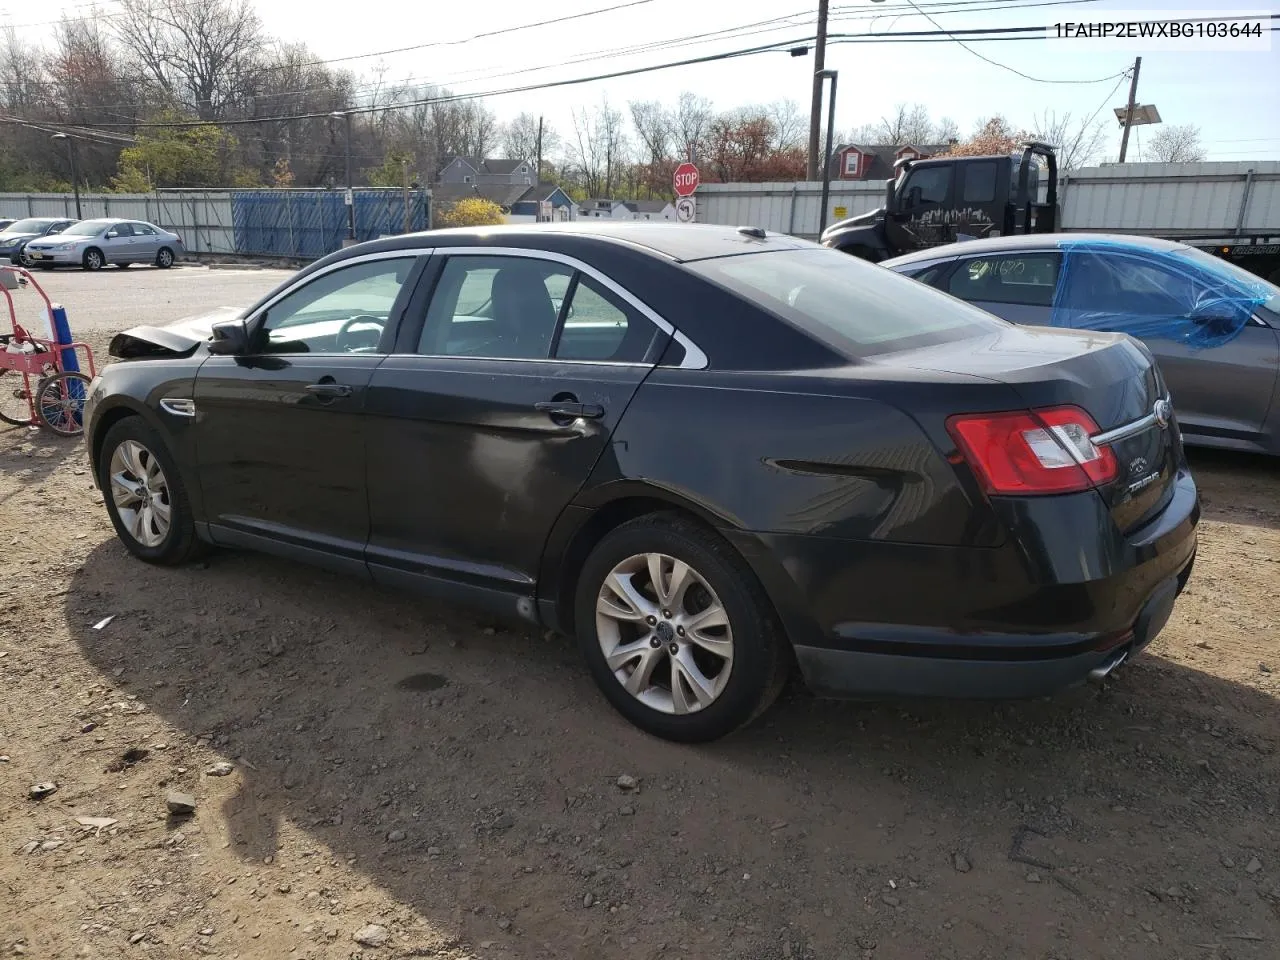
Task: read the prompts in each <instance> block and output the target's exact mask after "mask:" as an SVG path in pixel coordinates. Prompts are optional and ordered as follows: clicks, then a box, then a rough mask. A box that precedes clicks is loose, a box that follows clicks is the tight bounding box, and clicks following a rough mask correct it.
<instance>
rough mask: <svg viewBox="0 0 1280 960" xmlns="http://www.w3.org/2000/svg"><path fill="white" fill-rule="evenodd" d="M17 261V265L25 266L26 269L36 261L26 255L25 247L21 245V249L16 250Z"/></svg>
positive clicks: (34, 264)
mask: <svg viewBox="0 0 1280 960" xmlns="http://www.w3.org/2000/svg"><path fill="white" fill-rule="evenodd" d="M18 263H19V265H21V266H23V267H26V268H27V269H28V270H30V269H31V268H32V267H34V266H36V262H35V261H34V260H32V259H31V258H30V257H29V256H27V248H26V247H23V248H22V249H21V250H19V251H18Z"/></svg>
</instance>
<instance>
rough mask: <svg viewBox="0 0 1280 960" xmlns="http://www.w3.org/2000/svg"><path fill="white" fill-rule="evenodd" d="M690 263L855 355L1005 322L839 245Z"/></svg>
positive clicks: (962, 335)
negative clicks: (855, 255) (862, 258)
mask: <svg viewBox="0 0 1280 960" xmlns="http://www.w3.org/2000/svg"><path fill="white" fill-rule="evenodd" d="M688 267H689V268H690V269H692V270H693V271H694V272H696V273H699V274H701V275H702V276H703V277H705V278H707V279H708V280H711V281H713V282H715V283H717V284H719V285H721V286H723V287H726V288H728V289H729V290H730V291H732V292H734V293H736V294H737V295H738V296H741V297H743V298H745V299H747V300H749V301H751V302H752V303H754V304H756V305H757V306H759V307H762V308H763V309H765V310H767V311H769V312H770V313H773V314H775V315H776V316H779V317H781V318H782V319H784V320H786V321H788V322H789V323H791V324H792V325H794V326H796V327H798V328H800V329H801V330H803V331H805V332H806V333H808V334H809V335H811V336H813V337H814V338H815V339H818V340H820V341H822V342H823V343H826V344H827V345H828V346H830V347H832V348H833V349H835V350H837V351H839V352H840V353H841V354H843V355H844V356H847V357H850V358H853V359H857V358H861V357H866V356H872V355H875V354H882V353H890V352H893V351H895V350H905V349H909V348H911V347H917V346H926V345H930V344H934V343H945V342H950V341H954V340H963V339H967V338H970V337H976V336H981V335H983V334H987V333H993V332H999V331H1001V330H1004V329H1006V328H1007V324H1006V323H1005V322H1004V321H1003V320H998V319H996V318H995V317H993V316H991V315H990V314H989V313H985V312H984V311H982V310H979V309H977V308H976V307H971V306H969V305H968V304H965V303H961V302H960V301H958V300H956V299H954V298H953V297H948V296H946V295H944V294H942V293H939V292H938V291H937V290H934V289H933V288H931V287H927V286H925V285H924V284H922V283H917V282H916V281H914V280H912V279H910V278H909V277H904V276H900V275H898V274H896V273H894V272H893V271H892V270H886V269H884V268H883V267H878V266H875V265H873V264H869V263H865V262H863V261H861V260H858V259H856V258H855V257H851V256H849V255H848V254H845V253H840V252H838V251H836V250H828V249H822V250H786V251H778V252H768V253H757V254H748V255H745V256H736V257H718V258H715V259H710V260H700V261H695V262H693V263H690V264H688Z"/></svg>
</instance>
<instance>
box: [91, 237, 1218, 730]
mask: <svg viewBox="0 0 1280 960" xmlns="http://www.w3.org/2000/svg"><path fill="white" fill-rule="evenodd" d="M111 349H112V353H113V354H114V355H115V356H116V357H118V358H120V359H121V360H122V361H123V362H118V363H115V364H112V365H111V366H109V367H107V368H106V369H105V370H104V371H103V372H102V374H101V375H100V376H99V377H98V378H97V379H96V380H95V381H94V383H93V384H92V387H91V390H90V396H89V398H88V400H87V404H86V409H85V419H86V430H85V433H86V438H87V443H88V448H89V455H90V457H91V459H92V464H93V472H94V475H95V478H96V482H97V483H98V484H99V485H100V486H101V488H102V489H103V490H104V492H105V494H106V497H105V500H106V505H107V511H108V513H109V514H110V518H111V522H112V523H113V524H114V526H115V529H116V531H117V533H118V534H119V536H120V539H121V540H122V541H123V542H124V544H125V546H126V547H127V548H128V549H129V550H130V551H131V552H132V553H133V554H134V555H136V556H137V557H139V558H141V559H142V560H146V561H150V562H152V563H162V564H174V563H180V562H182V561H183V560H185V559H186V558H188V557H190V556H191V555H192V554H193V552H195V551H197V550H198V549H201V548H203V547H205V546H207V545H217V546H225V547H242V548H252V549H256V550H262V551H266V552H268V553H273V554H277V555H279V556H281V557H287V558H293V559H297V560H303V561H307V562H311V563H315V564H319V565H321V566H324V567H327V568H329V569H331V570H335V571H338V572H339V573H342V574H347V575H350V576H353V577H359V578H362V579H367V580H371V581H374V582H376V583H380V584H384V585H386V586H388V587H390V588H393V589H405V590H417V591H422V592H425V593H427V594H431V595H434V596H437V597H443V598H446V599H453V600H458V601H466V602H470V603H474V604H477V605H479V606H481V607H485V608H488V609H489V610H491V611H496V612H500V613H503V614H507V615H511V616H514V617H519V618H522V619H524V620H526V621H529V622H531V623H537V624H540V625H542V626H545V627H548V628H552V629H557V630H562V631H565V632H568V633H570V634H574V635H576V636H577V638H578V639H579V642H580V645H581V649H582V653H583V655H584V656H585V658H586V661H587V663H588V664H589V666H590V669H591V672H592V673H593V674H594V677H595V679H596V681H597V682H598V684H599V685H600V687H601V689H602V690H603V692H604V694H605V696H606V697H607V698H608V699H609V701H611V702H612V704H613V705H614V706H615V707H616V708H617V709H618V710H619V711H620V712H621V713H622V714H624V715H625V716H626V717H627V718H628V719H629V720H631V721H632V722H634V723H635V724H637V725H638V726H640V727H642V728H643V729H645V730H647V731H650V732H652V733H654V734H657V735H660V736H663V737H667V738H670V739H674V740H683V741H700V740H708V739H712V738H715V737H719V736H721V735H723V734H726V733H728V732H729V731H731V730H733V729H734V728H736V727H738V726H739V725H741V724H743V723H745V722H747V721H748V720H750V719H751V718H752V717H754V716H756V715H757V714H758V713H760V712H761V711H762V710H763V709H764V708H765V707H767V706H768V705H769V703H770V702H771V701H772V699H773V698H774V697H775V696H776V695H777V693H778V691H779V689H780V687H781V686H782V684H783V681H784V680H785V678H786V676H787V674H788V671H789V670H790V669H791V668H792V666H793V665H797V666H798V668H799V670H800V672H801V674H802V675H803V677H804V679H805V680H806V681H807V682H808V684H809V685H810V687H811V688H813V689H814V690H815V691H817V692H819V693H822V694H831V695H851V696H885V695H935V696H964V697H1023V696H1029V695H1041V694H1046V693H1049V692H1052V691H1054V690H1056V689H1058V688H1060V687H1063V686H1067V685H1070V684H1073V683H1075V682H1078V681H1082V680H1084V679H1085V678H1086V677H1087V676H1092V677H1094V678H1100V677H1103V676H1105V675H1106V674H1107V672H1108V671H1110V670H1111V669H1112V668H1114V667H1115V666H1117V665H1119V664H1120V663H1121V662H1122V661H1124V660H1125V659H1126V658H1127V657H1130V656H1132V655H1133V654H1135V653H1136V652H1137V651H1139V650H1141V649H1142V648H1143V646H1144V645H1145V644H1147V643H1148V642H1149V641H1150V640H1151V638H1152V637H1153V636H1155V635H1156V633H1157V632H1158V631H1159V630H1160V629H1161V627H1162V626H1163V625H1164V623H1165V621H1166V619H1167V618H1168V616H1169V614H1170V611H1171V610H1172V608H1173V604H1174V600H1175V597H1176V596H1177V594H1178V593H1179V592H1180V590H1181V589H1182V586H1183V584H1184V583H1185V582H1186V580H1187V577H1188V575H1189V573H1190V570H1191V565H1192V562H1193V557H1194V554H1195V549H1196V523H1197V520H1198V517H1199V506H1198V499H1197V494H1196V487H1195V484H1194V483H1193V481H1192V478H1191V475H1190V473H1189V472H1188V470H1187V465H1186V462H1185V460H1184V457H1183V452H1182V445H1181V441H1180V439H1179V434H1178V424H1177V422H1176V419H1175V418H1174V417H1173V416H1172V414H1171V410H1170V406H1169V403H1168V400H1167V397H1166V393H1167V391H1166V389H1165V385H1164V383H1163V382H1162V381H1161V379H1160V376H1159V374H1158V372H1157V370H1156V368H1155V366H1154V364H1153V363H1152V360H1151V356H1150V354H1149V353H1148V352H1147V351H1146V349H1145V348H1144V347H1142V346H1141V345H1140V344H1139V343H1138V342H1137V341H1135V340H1133V339H1131V338H1129V337H1126V336H1122V335H1113V334H1090V335H1088V336H1082V335H1080V334H1078V333H1075V332H1072V331H1048V330H1029V329H1024V328H1021V327H1018V326H1015V325H1012V324H1009V323H1006V322H1004V321H1002V320H999V319H997V318H995V317H992V316H991V315H990V314H987V313H985V312H983V311H980V310H977V309H976V308H973V307H970V306H967V305H966V304H963V303H961V302H960V301H958V300H956V299H954V298H951V297H948V296H945V295H943V294H940V293H938V292H937V291H934V290H931V289H929V288H928V287H926V286H924V285H922V284H918V283H915V282H913V281H911V280H908V279H906V278H905V277H900V276H897V275H896V274H894V273H892V272H890V271H888V270H885V269H883V268H882V267H878V266H874V265H871V264H868V263H864V262H862V261H859V260H857V259H854V258H852V257H849V256H847V255H845V254H842V253H838V252H836V251H832V250H826V249H824V248H822V247H819V246H817V245H815V244H812V243H809V242H806V241H801V240H796V239H793V238H790V237H785V236H780V235H772V234H766V233H765V232H764V231H762V230H759V229H756V228H741V229H736V230H735V229H731V228H726V227H715V226H692V225H676V224H641V223H633V224H615V223H600V224H592V225H585V224H557V225H539V226H537V227H527V228H525V227H509V228H486V229H478V230H460V231H438V232H433V233H425V234H417V235H408V236H400V237H394V238H388V239H383V240H378V241H374V242H372V243H366V244H362V245H359V246H354V247H351V248H349V249H346V250H343V251H341V252H339V253H336V254H333V255H331V256H329V257H326V258H325V259H323V260H321V261H319V262H317V263H315V264H313V265H311V266H310V267H308V268H306V269H305V270H303V271H301V272H300V273H298V274H297V275H296V276H295V277H293V278H292V279H291V280H289V281H287V282H286V283H285V284H284V285H283V286H281V287H280V288H279V289H277V290H276V291H274V292H273V293H271V294H270V295H268V296H267V297H265V298H264V299H263V300H262V301H260V302H259V303H257V304H255V305H254V306H252V307H251V308H249V309H247V310H245V311H243V312H240V313H238V314H237V313H234V312H232V313H223V314H220V315H215V316H213V317H207V318H202V319H194V320H188V321H185V322H182V323H179V324H176V325H174V326H170V327H164V328H147V327H144V328H137V329H134V330H131V331H129V332H127V333H124V334H121V335H118V336H117V337H116V338H115V340H114V341H113V343H112V347H111Z"/></svg>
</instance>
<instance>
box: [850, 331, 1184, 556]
mask: <svg viewBox="0 0 1280 960" xmlns="http://www.w3.org/2000/svg"><path fill="white" fill-rule="evenodd" d="M874 362H877V363H885V364H892V365H893V366H899V367H909V368H913V369H927V370H939V371H946V372H948V373H955V374H967V375H970V376H978V377H983V378H985V379H989V380H993V381H997V382H1000V383H1004V384H1007V385H1008V386H1010V387H1012V388H1013V389H1014V390H1015V391H1016V392H1017V394H1018V396H1019V397H1020V398H1021V400H1022V402H1023V403H1025V404H1026V405H1027V407H1028V408H1029V409H1031V410H1043V409H1045V408H1048V407H1057V406H1075V407H1079V408H1081V409H1082V410H1084V411H1085V412H1086V413H1088V414H1089V416H1090V417H1092V418H1093V420H1094V421H1095V422H1096V423H1097V425H1098V428H1099V431H1100V435H1105V434H1107V433H1109V432H1115V433H1116V436H1115V438H1114V439H1111V440H1109V441H1108V442H1107V444H1106V445H1107V446H1109V447H1110V449H1111V450H1112V452H1113V453H1114V454H1115V457H1116V466H1117V472H1116V476H1115V478H1114V479H1113V480H1111V481H1109V482H1107V483H1104V484H1101V485H1098V486H1096V488H1095V489H1097V490H1098V493H1099V494H1100V495H1101V496H1102V497H1103V499H1104V500H1105V501H1106V503H1107V505H1108V507H1109V508H1110V510H1111V514H1112V516H1113V517H1114V519H1115V521H1116V525H1117V526H1118V527H1119V528H1120V529H1121V530H1122V531H1127V530H1130V529H1133V528H1134V527H1136V526H1139V525H1141V524H1142V523H1144V522H1145V521H1146V520H1147V519H1149V518H1150V517H1151V516H1152V515H1153V514H1155V513H1157V512H1158V511H1159V510H1160V509H1161V508H1163V507H1164V505H1165V504H1166V503H1167V501H1168V498H1169V496H1170V495H1171V492H1172V488H1173V485H1174V482H1175V480H1176V476H1177V472H1178V466H1179V463H1180V462H1181V458H1182V454H1181V441H1180V438H1179V435H1178V431H1177V426H1176V424H1175V423H1174V422H1173V420H1172V415H1171V413H1169V412H1168V411H1167V410H1165V409H1164V405H1163V404H1160V405H1159V406H1160V407H1161V410H1160V413H1161V417H1160V418H1157V417H1156V416H1155V413H1156V410H1157V401H1159V400H1161V399H1164V398H1165V397H1166V396H1167V389H1166V388H1165V385H1164V382H1163V379H1162V378H1161V376H1160V373H1159V370H1158V368H1157V366H1156V364H1155V362H1154V360H1153V358H1152V356H1151V354H1150V353H1149V352H1148V350H1147V348H1146V347H1144V346H1142V345H1141V344H1140V343H1138V341H1136V340H1134V339H1132V338H1130V337H1128V336H1125V335H1124V334H1111V333H1092V332H1090V333H1082V332H1079V331H1073V330H1057V329H1050V328H1038V327H1022V326H1013V325H1010V326H1008V327H1007V328H1004V329H1002V330H1000V331H999V332H996V333H993V334H990V335H986V336H981V337H976V338H972V339H968V340H961V341H953V342H951V343H946V344H940V345H938V346H933V347H926V348H922V349H918V350H910V351H904V352H901V353H895V354H887V355H883V356H880V357H876V358H874ZM957 412H963V411H957ZM1160 419H1163V421H1164V422H1163V423H1161V422H1160ZM1140 425H1141V428H1139V426H1140ZM1123 428H1129V429H1123Z"/></svg>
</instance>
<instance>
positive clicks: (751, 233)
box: [738, 227, 764, 240]
mask: <svg viewBox="0 0 1280 960" xmlns="http://www.w3.org/2000/svg"><path fill="white" fill-rule="evenodd" d="M738 232H739V233H740V234H742V235H743V236H744V237H755V238H756V239H757V240H763V239H764V227H739V228H738Z"/></svg>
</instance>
